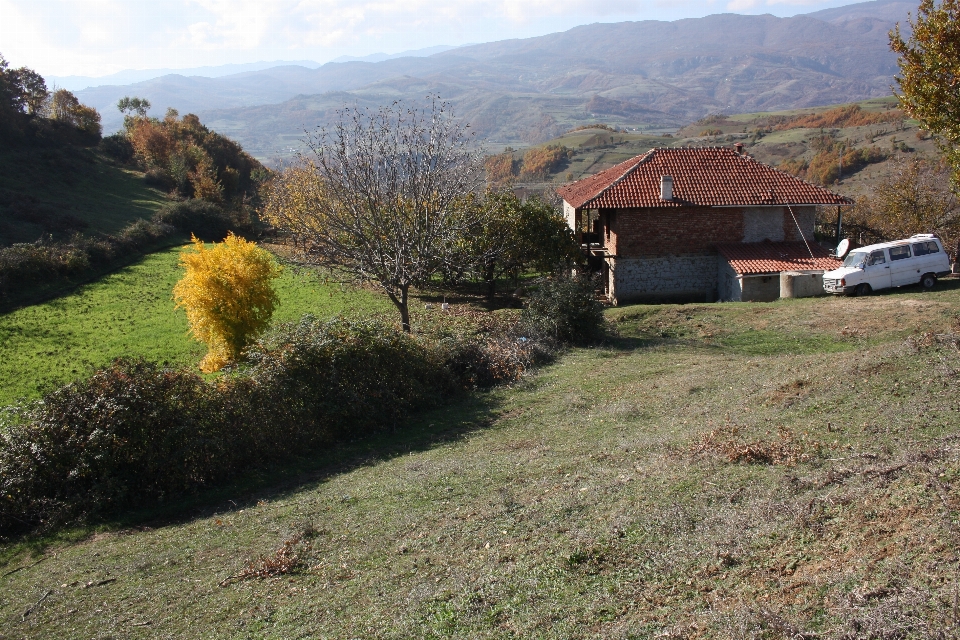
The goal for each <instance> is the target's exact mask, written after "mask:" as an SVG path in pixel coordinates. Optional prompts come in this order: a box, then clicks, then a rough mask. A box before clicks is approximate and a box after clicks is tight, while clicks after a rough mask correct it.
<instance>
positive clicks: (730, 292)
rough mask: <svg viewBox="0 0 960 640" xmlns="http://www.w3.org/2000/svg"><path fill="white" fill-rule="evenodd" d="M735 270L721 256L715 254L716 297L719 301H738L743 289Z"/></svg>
mask: <svg viewBox="0 0 960 640" xmlns="http://www.w3.org/2000/svg"><path fill="white" fill-rule="evenodd" d="M740 285H741V281H740V279H739V278H738V277H737V271H736V270H735V269H734V268H733V267H731V266H730V263H729V262H727V261H726V259H725V258H724V257H723V256H717V298H718V299H719V300H720V301H721V302H740V300H741V298H742V294H743V291H742V290H741V288H740Z"/></svg>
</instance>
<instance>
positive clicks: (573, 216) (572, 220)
mask: <svg viewBox="0 0 960 640" xmlns="http://www.w3.org/2000/svg"><path fill="white" fill-rule="evenodd" d="M563 217H564V218H566V219H567V226H569V227H570V228H571V229H572V230H573V231H574V233H576V231H577V210H576V209H574V207H573V205H572V204H570V203H569V202H567V201H566V200H564V201H563Z"/></svg>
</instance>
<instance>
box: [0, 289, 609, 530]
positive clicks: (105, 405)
mask: <svg viewBox="0 0 960 640" xmlns="http://www.w3.org/2000/svg"><path fill="white" fill-rule="evenodd" d="M541 289H542V293H538V294H536V295H538V296H542V297H546V296H552V297H554V298H555V297H556V296H557V295H567V296H573V297H576V298H578V299H577V300H571V301H568V302H569V304H566V305H563V304H560V305H556V304H555V305H554V307H553V310H552V311H551V312H554V313H555V312H556V310H557V309H560V313H561V314H563V313H569V312H571V311H573V312H575V313H573V316H574V317H573V318H559V317H546V316H544V315H543V314H544V311H543V310H542V309H538V308H537V307H536V306H535V305H531V307H530V308H529V309H528V310H527V311H525V312H524V314H523V315H522V316H521V318H520V321H519V322H517V323H514V324H512V325H511V326H510V327H509V328H506V329H501V330H499V331H498V332H497V333H496V334H478V335H477V336H474V337H467V338H460V339H457V340H453V341H444V340H440V341H434V340H429V339H418V338H414V337H411V336H409V335H407V334H405V333H403V332H401V331H399V330H398V329H397V328H396V327H394V326H392V325H389V324H386V323H384V322H381V321H377V320H367V321H348V320H345V319H342V318H335V319H333V320H330V321H325V322H322V321H319V320H317V319H315V318H313V317H310V316H305V317H304V318H303V319H302V320H301V321H300V322H299V323H294V324H286V325H281V326H280V327H278V328H277V329H276V330H274V331H273V332H272V333H270V334H269V335H267V336H266V337H264V338H263V339H261V340H260V341H259V342H258V343H257V344H255V345H254V346H253V347H252V348H250V349H249V350H248V352H247V354H246V360H245V362H244V363H243V364H242V366H241V367H240V368H238V369H236V370H234V371H232V372H228V373H227V374H226V375H224V376H222V377H220V378H218V379H217V380H215V381H207V380H204V379H203V378H202V377H201V376H199V375H198V374H196V373H193V372H191V371H186V370H178V369H169V368H165V367H163V366H160V365H158V364H155V363H151V362H147V361H144V360H131V359H120V360H117V361H115V362H114V363H113V364H112V365H110V366H109V367H107V368H105V369H103V370H100V371H97V372H96V373H95V374H93V375H92V376H91V377H89V378H87V379H86V380H82V381H79V382H76V383H73V384H69V385H67V386H65V387H62V388H60V389H58V390H56V391H53V392H51V393H49V394H47V395H46V396H45V397H44V398H43V400H41V401H38V402H36V403H34V404H32V405H27V406H24V407H18V408H13V409H11V410H10V411H9V415H10V417H9V418H8V419H7V420H6V422H5V423H0V535H9V534H12V533H15V532H17V531H23V530H31V529H38V528H46V527H50V526H55V525H57V524H61V523H65V522H71V521H81V520H86V519H89V518H97V517H103V516H107V515H111V514H116V513H119V512H121V511H123V510H125V509H130V508H134V507H139V506H145V505H149V504H155V503H157V502H159V501H164V500H169V499H174V498H177V497H180V496H183V495H185V494H189V493H191V492H195V491H197V490H200V489H202V488H205V487H211V486H214V485H216V484H217V483H219V482H222V481H224V480H227V479H229V478H231V477H235V476H237V475H238V474H240V473H242V472H243V471H245V470H248V469H251V468H256V467H263V466H264V465H268V464H274V463H279V462H282V461H284V460H288V459H290V458H291V457H294V456H297V455H301V454H303V453H305V452H308V451H316V450H318V449H319V448H322V447H325V446H331V445H333V444H335V443H337V442H340V441H344V440H351V439H355V438H358V437H363V436H365V435H368V434H370V433H371V432H373V431H376V430H378V429H383V428H389V427H393V426H395V425H397V424H398V421H399V420H400V419H401V418H403V417H404V416H407V415H409V414H410V413H411V412H414V411H416V410H418V409H422V408H424V407H427V406H431V405H435V404H437V403H439V402H442V401H443V400H444V399H445V398H448V397H450V396H452V395H455V394H456V393H458V392H459V391H461V390H463V389H465V388H475V387H489V386H493V385H497V384H502V383H508V382H512V381H514V380H516V379H518V378H519V377H520V376H521V375H523V373H524V371H526V370H527V369H528V368H529V367H531V366H533V365H534V364H536V363H538V362H541V361H543V360H545V359H546V358H549V356H550V354H551V353H552V350H553V349H554V348H555V346H556V345H557V342H556V338H557V337H558V336H560V337H562V336H563V335H566V334H564V333H563V331H560V330H558V329H557V327H568V328H570V327H574V326H578V327H580V328H586V325H584V324H583V317H586V316H585V315H584V313H583V308H584V307H588V308H595V307H596V308H598V306H599V305H597V304H596V302H595V301H594V300H593V292H592V289H589V297H584V292H585V291H586V290H587V289H585V288H584V286H582V285H565V284H556V283H550V282H547V283H544V284H543V285H542V286H541ZM588 315H589V314H588ZM590 317H592V318H594V319H599V322H600V323H601V327H602V322H603V319H602V316H598V315H596V314H594V315H590ZM577 323H580V324H577ZM543 327H547V328H548V333H547V334H543V333H540V331H541V329H542V328H543ZM591 332H592V333H591V335H593V336H597V335H599V334H598V333H597V331H596V330H594V329H591Z"/></svg>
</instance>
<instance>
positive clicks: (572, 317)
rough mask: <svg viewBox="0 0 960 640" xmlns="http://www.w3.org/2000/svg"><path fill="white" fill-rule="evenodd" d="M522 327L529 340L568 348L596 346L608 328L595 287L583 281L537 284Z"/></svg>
mask: <svg viewBox="0 0 960 640" xmlns="http://www.w3.org/2000/svg"><path fill="white" fill-rule="evenodd" d="M523 325H524V327H525V328H526V330H527V331H528V332H529V333H530V334H531V336H537V337H541V338H547V339H553V340H556V341H558V342H561V343H569V344H592V343H595V342H598V341H599V340H602V339H603V337H604V335H606V328H607V327H606V321H605V320H604V317H603V306H602V305H601V304H600V302H599V301H598V300H597V296H596V293H595V288H594V283H593V282H591V281H590V280H588V279H586V278H582V277H573V278H570V277H557V278H545V279H543V280H540V281H539V282H538V283H537V286H536V288H534V290H533V291H532V293H531V295H530V303H529V305H528V307H527V309H525V313H524V317H523Z"/></svg>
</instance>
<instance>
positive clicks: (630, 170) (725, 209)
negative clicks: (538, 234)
mask: <svg viewBox="0 0 960 640" xmlns="http://www.w3.org/2000/svg"><path fill="white" fill-rule="evenodd" d="M557 192H558V193H559V194H560V196H561V197H562V198H563V208H564V214H565V216H566V217H567V222H568V223H569V225H570V227H571V228H572V229H573V230H574V232H575V233H576V234H577V236H578V238H579V240H580V242H581V246H583V247H584V249H585V250H586V251H588V252H589V254H590V256H591V262H592V264H593V267H594V268H595V269H596V270H598V271H601V272H602V274H603V278H602V280H603V283H604V293H605V294H606V295H607V297H608V298H609V299H610V300H611V301H612V302H613V303H614V304H616V303H619V302H626V301H666V300H674V301H694V300H695V301H715V300H744V301H747V300H755V301H762V300H775V299H776V298H778V297H779V287H780V279H779V275H780V272H781V271H805V272H816V271H819V272H823V271H825V270H829V269H833V268H835V267H836V266H839V264H840V263H839V262H838V261H837V260H835V259H833V258H831V257H830V256H829V252H828V251H827V250H825V249H823V248H822V247H820V246H819V245H818V244H816V243H815V242H814V237H813V230H814V225H815V221H816V208H817V206H818V205H819V206H825V205H829V206H836V207H842V206H849V205H850V204H852V203H851V202H850V200H848V199H847V198H845V197H843V196H841V195H838V194H835V193H833V192H831V191H829V190H827V189H824V188H822V187H818V186H815V185H812V184H810V183H808V182H804V181H803V180H801V179H799V178H797V177H794V176H792V175H790V174H788V173H785V172H783V171H780V170H778V169H774V168H773V167H770V166H767V165H765V164H763V163H761V162H758V161H756V160H754V159H753V158H751V157H750V156H748V155H745V154H744V153H743V150H742V145H739V144H738V145H737V146H736V148H722V147H708V148H675V149H651V150H650V151H648V152H647V153H645V154H643V155H641V156H637V157H635V158H631V159H630V160H627V161H626V162H621V163H620V164H618V165H615V166H613V167H611V168H609V169H606V170H605V171H601V172H600V173H597V174H595V175H593V176H590V177H588V178H584V179H582V180H578V181H577V182H572V183H569V184H566V185H564V186H562V187H560V188H559V189H558V190H557Z"/></svg>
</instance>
